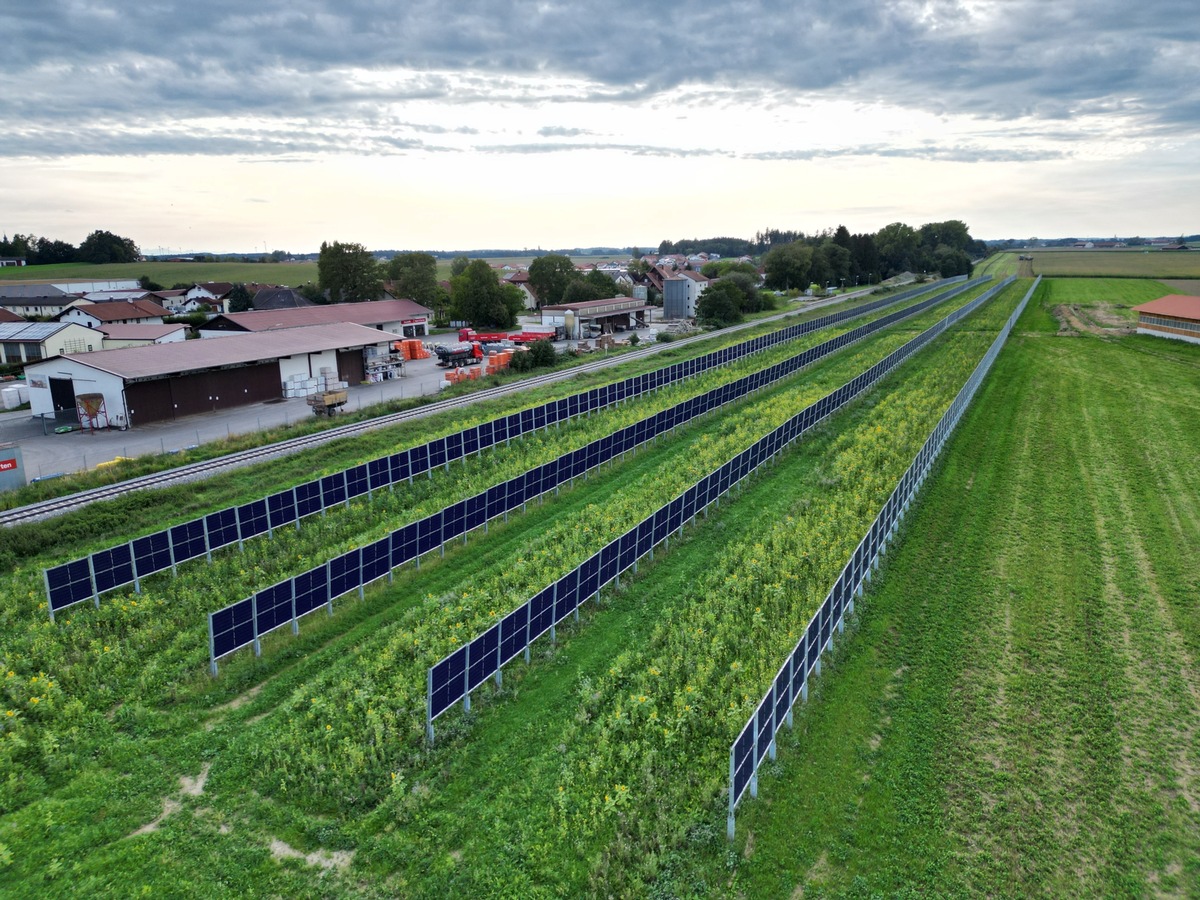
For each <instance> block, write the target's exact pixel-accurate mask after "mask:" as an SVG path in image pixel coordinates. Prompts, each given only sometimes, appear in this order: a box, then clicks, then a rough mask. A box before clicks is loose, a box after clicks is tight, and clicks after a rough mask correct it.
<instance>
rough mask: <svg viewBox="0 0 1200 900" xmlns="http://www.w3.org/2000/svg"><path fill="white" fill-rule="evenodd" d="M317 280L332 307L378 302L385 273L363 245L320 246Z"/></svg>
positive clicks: (337, 244) (338, 243)
mask: <svg viewBox="0 0 1200 900" xmlns="http://www.w3.org/2000/svg"><path fill="white" fill-rule="evenodd" d="M317 280H318V281H319V283H320V285H321V289H322V290H323V291H325V292H326V293H327V294H328V295H329V298H330V301H331V302H333V303H357V302H360V301H362V300H375V299H378V297H379V296H380V295H381V294H382V293H383V273H382V271H381V269H380V266H379V263H378V262H377V261H376V259H375V257H374V256H372V255H371V253H370V251H369V250H367V248H366V247H364V246H363V245H362V244H352V243H351V244H343V243H341V242H340V241H334V242H333V243H332V244H328V243H326V242H324V241H322V242H321V252H320V254H319V255H318V256H317Z"/></svg>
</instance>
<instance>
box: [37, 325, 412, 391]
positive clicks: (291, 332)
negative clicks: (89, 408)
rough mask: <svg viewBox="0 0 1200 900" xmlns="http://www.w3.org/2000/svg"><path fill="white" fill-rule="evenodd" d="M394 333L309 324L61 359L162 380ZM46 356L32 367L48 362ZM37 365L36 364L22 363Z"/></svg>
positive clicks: (363, 343)
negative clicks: (185, 373)
mask: <svg viewBox="0 0 1200 900" xmlns="http://www.w3.org/2000/svg"><path fill="white" fill-rule="evenodd" d="M394 337H395V335H392V334H390V333H389V332H384V331H376V330H375V329H374V328H366V327H364V326H362V325H355V324H352V323H339V324H337V325H312V326H308V327H303V328H287V329H281V330H279V331H267V332H261V333H258V334H233V335H230V336H229V337H223V338H220V339H219V340H207V341H203V340H201V341H182V342H179V343H174V344H149V345H147V346H145V347H122V348H120V349H117V350H97V351H95V352H93V353H67V354H64V356H63V357H61V358H63V359H69V360H71V361H72V362H76V363H79V364H81V365H85V366H90V367H92V368H94V369H99V370H100V371H101V372H108V373H110V374H112V375H118V376H120V377H122V378H161V377H164V376H167V375H179V374H182V373H184V372H193V371H196V370H199V369H213V368H217V367H220V366H235V365H244V364H246V363H253V362H266V361H269V360H273V359H279V358H280V357H284V356H295V355H297V354H301V353H320V352H322V351H325V350H350V349H356V348H360V347H367V346H371V345H373V344H381V343H384V342H386V341H388V340H389V339H392V338H394ZM57 358H59V357H54V358H52V359H51V360H46V361H45V362H44V363H40V364H36V365H46V364H51V363H52V362H53V359H57ZM26 368H27V370H28V369H30V368H36V366H30V367H26Z"/></svg>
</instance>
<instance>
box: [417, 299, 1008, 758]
mask: <svg viewBox="0 0 1200 900" xmlns="http://www.w3.org/2000/svg"><path fill="white" fill-rule="evenodd" d="M994 293H995V291H991V292H988V294H985V295H984V296H982V297H980V298H977V299H976V300H974V301H972V302H971V303H969V304H967V305H966V306H964V307H963V308H962V309H961V310H956V311H955V312H954V313H952V314H951V315H950V316H947V317H946V318H944V319H943V320H942V321H941V322H939V323H938V324H937V325H935V326H933V327H932V328H930V329H928V330H927V331H925V332H923V333H922V334H921V335H919V336H918V337H916V338H914V339H912V340H911V341H909V342H907V343H906V344H905V345H904V346H903V347H900V348H899V349H897V350H896V351H894V352H893V353H891V354H889V355H888V357H887V358H886V359H884V360H883V361H881V362H880V363H877V364H876V365H874V366H872V367H871V368H870V369H869V370H867V371H866V372H863V373H862V374H860V375H858V376H856V377H855V378H854V379H852V380H851V381H849V382H847V383H846V384H844V385H842V386H841V387H840V388H838V389H837V390H835V391H833V392H832V393H830V394H828V395H826V396H825V397H823V398H822V399H821V400H818V401H817V402H816V403H814V404H812V405H811V406H809V407H808V408H806V409H804V410H802V411H801V412H799V413H797V414H796V415H795V416H794V417H792V418H791V419H790V420H789V421H788V422H786V423H784V424H783V425H781V426H779V427H778V428H776V429H775V430H774V431H772V432H771V433H770V434H768V435H766V436H765V437H763V438H761V439H760V440H759V441H757V442H756V443H755V444H754V445H752V446H751V447H750V448H748V449H747V450H745V451H743V452H742V453H740V454H738V456H736V457H734V458H733V459H732V460H730V461H729V462H727V463H725V465H723V466H722V467H721V468H720V469H718V470H717V471H715V472H713V473H711V474H710V475H708V476H706V477H705V478H703V479H701V480H700V481H699V482H697V483H696V484H695V485H693V486H692V487H691V488H689V489H688V490H687V491H685V492H684V493H683V494H682V495H680V496H679V497H677V498H675V499H674V500H672V501H671V502H670V503H668V504H667V505H665V506H663V507H661V508H660V509H659V510H657V511H656V512H655V513H653V514H652V515H650V516H648V517H647V518H646V519H644V520H642V522H640V523H639V524H638V525H636V526H634V527H633V528H631V529H630V530H629V531H627V532H626V533H625V534H623V535H621V537H619V538H617V539H615V540H614V541H612V542H611V543H609V544H608V545H607V546H606V547H604V548H603V549H602V550H600V551H599V552H598V553H596V554H593V555H592V556H591V557H589V558H588V559H587V560H585V561H584V562H583V563H581V564H580V565H579V566H578V567H577V568H575V569H573V570H572V571H571V572H569V573H568V574H566V575H564V576H563V577H562V578H561V579H559V580H558V581H557V582H555V583H554V584H552V585H550V586H549V587H547V588H545V589H543V590H542V591H541V592H539V593H538V594H536V595H535V596H534V597H533V598H531V599H530V600H529V601H528V602H527V603H525V604H524V605H522V606H521V607H519V608H518V609H516V610H514V611H513V612H511V613H509V615H508V616H506V617H505V618H504V619H502V620H501V621H500V623H498V624H497V625H495V626H493V627H492V628H491V629H489V630H488V631H486V632H484V633H483V634H481V635H479V636H478V637H476V638H475V639H474V640H472V641H470V642H469V643H467V644H464V645H463V646H462V647H460V648H459V649H458V650H455V651H454V652H453V653H451V654H449V655H448V656H446V657H445V658H443V659H442V660H440V661H439V662H438V663H436V664H435V665H434V666H432V667H431V668H430V670H429V674H428V685H427V691H428V698H427V703H428V708H427V715H428V723H429V729H430V735H431V736H432V723H433V721H434V719H436V718H437V717H438V716H440V715H441V714H442V713H444V712H445V711H446V710H447V709H449V708H450V707H451V706H453V705H454V704H455V703H457V702H458V701H459V700H465V701H467V702H469V698H470V693H471V691H473V690H474V689H475V688H477V687H478V686H479V685H480V684H482V683H483V682H484V681H486V680H487V678H489V677H491V676H492V675H494V674H496V673H497V672H498V671H499V670H500V668H501V667H502V666H504V665H505V664H506V663H507V662H509V661H510V660H512V659H513V658H514V657H515V656H516V655H517V654H518V653H521V652H523V651H524V649H525V647H526V646H527V645H528V644H529V643H531V642H532V641H534V640H536V639H537V638H539V637H541V636H542V635H543V634H545V633H546V632H547V631H548V630H549V629H550V627H551V626H552V625H555V624H557V623H558V622H560V621H562V619H563V618H564V617H565V616H567V615H570V614H571V613H573V612H574V611H575V609H576V607H578V606H579V605H581V604H582V603H584V602H585V601H586V600H587V599H589V598H590V597H592V596H594V595H595V594H596V593H597V592H598V591H599V590H600V588H601V587H603V586H604V585H606V584H608V583H609V582H610V581H612V580H613V579H614V578H616V577H617V576H618V575H619V574H620V573H621V572H624V571H625V570H627V569H628V568H630V567H631V566H633V565H634V563H635V562H636V561H637V560H639V559H640V558H641V557H642V556H644V555H646V554H647V553H649V552H650V550H651V549H652V548H653V547H655V546H657V545H658V544H659V543H660V542H661V541H662V540H664V539H665V538H666V536H667V535H668V534H670V533H672V532H673V531H674V530H675V529H676V528H678V527H680V526H681V525H682V523H683V522H684V521H687V520H690V519H691V518H692V517H694V516H695V514H696V513H697V512H699V511H701V510H703V509H706V508H707V507H708V506H709V504H711V503H713V502H714V501H715V500H716V499H717V498H718V497H720V496H721V495H722V494H724V493H725V492H726V491H727V490H728V489H729V487H730V486H731V485H732V484H735V483H737V482H738V481H740V480H741V479H742V478H744V477H745V476H746V475H748V474H749V473H750V472H752V471H754V470H755V469H756V468H758V466H760V465H761V464H762V463H763V462H764V461H766V460H767V459H770V458H771V457H773V456H774V455H775V454H776V453H778V452H779V450H781V449H782V448H783V447H785V446H787V445H788V444H790V443H791V442H792V441H794V440H796V438H798V437H799V436H800V435H802V434H803V433H804V432H805V431H807V430H808V429H809V428H811V427H812V426H813V425H815V424H816V423H817V422H819V421H821V420H822V419H824V418H825V417H826V416H828V415H830V414H831V413H833V412H835V411H836V410H838V409H839V408H841V406H843V405H844V404H845V403H847V402H849V401H850V400H851V399H852V398H853V397H855V396H857V395H858V394H859V393H860V392H861V391H863V390H865V389H866V388H867V387H868V386H870V385H871V384H872V383H874V382H875V381H877V380H878V379H879V378H881V377H883V375H884V374H886V373H887V372H888V371H890V370H891V369H892V368H894V367H895V366H896V365H898V364H899V363H900V362H901V361H903V360H904V359H905V358H907V357H908V356H910V355H911V354H912V353H913V352H915V351H916V350H917V349H919V348H920V347H921V346H924V344H926V343H928V342H929V341H930V340H932V338H933V337H934V336H936V335H937V334H939V333H941V331H942V330H944V329H945V328H946V327H947V323H952V322H954V321H958V320H959V319H961V318H962V317H963V316H964V315H967V314H969V313H970V312H971V311H973V310H974V309H977V308H978V307H979V306H980V305H981V304H982V303H985V302H986V301H987V299H989V297H990V296H991V295H994ZM864 327H868V326H864ZM834 340H835V341H836V340H837V339H834Z"/></svg>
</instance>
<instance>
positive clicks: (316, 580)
mask: <svg viewBox="0 0 1200 900" xmlns="http://www.w3.org/2000/svg"><path fill="white" fill-rule="evenodd" d="M293 581H294V582H295V585H296V615H297V617H299V616H304V615H308V613H310V612H312V611H313V610H314V609H320V608H321V607H322V606H324V605H325V604H326V603H328V602H329V572H328V571H327V570H326V568H325V566H320V567H318V568H316V569H309V570H308V571H307V572H304V573H303V574H300V575H297V576H296V577H295V578H294V579H293Z"/></svg>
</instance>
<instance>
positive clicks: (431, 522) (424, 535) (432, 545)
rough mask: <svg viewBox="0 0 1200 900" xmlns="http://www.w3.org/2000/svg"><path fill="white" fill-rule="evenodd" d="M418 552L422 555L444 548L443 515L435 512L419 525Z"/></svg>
mask: <svg viewBox="0 0 1200 900" xmlns="http://www.w3.org/2000/svg"><path fill="white" fill-rule="evenodd" d="M417 528H418V538H417V550H418V552H420V553H421V554H425V553H429V552H430V551H431V550H436V549H437V548H438V547H440V546H442V514H441V513H440V512H435V513H434V514H433V515H432V516H426V517H425V518H424V519H422V520H421V521H420V522H418V523H417Z"/></svg>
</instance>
